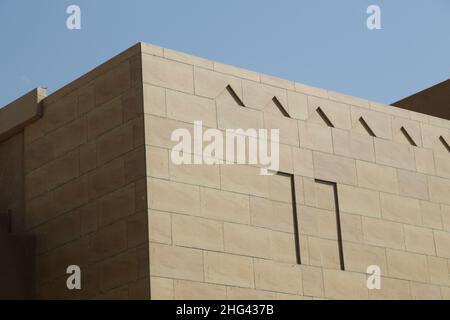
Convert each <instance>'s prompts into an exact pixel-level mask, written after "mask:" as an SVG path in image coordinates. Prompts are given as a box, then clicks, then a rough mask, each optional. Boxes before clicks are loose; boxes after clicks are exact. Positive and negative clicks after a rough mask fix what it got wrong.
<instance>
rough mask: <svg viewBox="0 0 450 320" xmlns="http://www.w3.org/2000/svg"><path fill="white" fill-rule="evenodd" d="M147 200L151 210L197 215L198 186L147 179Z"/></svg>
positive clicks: (198, 207) (198, 206)
mask: <svg viewBox="0 0 450 320" xmlns="http://www.w3.org/2000/svg"><path fill="white" fill-rule="evenodd" d="M147 181H148V182H147V188H148V190H147V191H148V199H149V206H150V208H151V209H155V210H161V211H170V212H176V213H184V214H193V215H199V212H200V190H199V187H198V186H191V185H188V184H184V183H177V182H172V181H166V180H160V179H154V178H149V179H148V180H147Z"/></svg>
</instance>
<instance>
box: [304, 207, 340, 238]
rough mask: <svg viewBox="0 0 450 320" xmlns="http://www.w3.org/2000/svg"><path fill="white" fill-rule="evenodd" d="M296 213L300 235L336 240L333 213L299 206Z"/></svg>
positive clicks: (334, 215) (334, 216) (334, 214)
mask: <svg viewBox="0 0 450 320" xmlns="http://www.w3.org/2000/svg"><path fill="white" fill-rule="evenodd" d="M297 212H298V215H299V227H300V233H301V234H305V235H309V236H314V237H321V238H325V239H330V240H337V228H336V213H335V212H334V211H329V210H322V209H317V208H312V207H306V206H299V207H298V210H297Z"/></svg>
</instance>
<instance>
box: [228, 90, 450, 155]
mask: <svg viewBox="0 0 450 320" xmlns="http://www.w3.org/2000/svg"><path fill="white" fill-rule="evenodd" d="M226 91H227V92H228V94H229V95H230V96H231V97H232V98H233V100H234V101H235V103H236V104H237V105H238V106H241V107H246V106H245V104H244V102H243V101H242V99H241V98H239V96H238V94H237V93H236V91H235V90H234V89H233V88H232V87H231V85H227V86H226ZM272 103H273V104H274V105H275V107H276V108H277V109H278V110H279V111H280V113H281V114H282V115H283V116H284V117H287V118H291V116H290V115H289V113H288V112H287V111H286V108H285V107H284V106H283V104H282V103H281V102H280V100H278V98H277V97H276V96H274V97H273V98H272ZM316 112H317V114H318V115H319V116H320V118H321V119H322V120H323V122H324V123H325V124H326V125H327V126H328V127H330V128H334V124H333V123H332V122H331V120H330V118H329V117H328V116H327V115H326V113H325V112H324V111H323V110H322V108H320V107H318V108H317V109H316ZM358 121H359V123H360V124H361V126H362V127H363V128H364V129H365V130H366V132H367V134H368V135H370V136H371V137H376V134H375V132H374V131H373V130H372V128H371V127H370V126H369V124H368V123H367V122H366V120H364V118H363V117H359V119H358ZM400 131H401V132H402V134H403V136H404V137H405V139H406V140H407V141H408V142H409V144H410V145H412V146H414V147H417V143H416V142H415V141H414V139H413V138H412V136H411V135H410V134H409V133H408V131H407V130H406V129H405V127H403V126H402V127H401V128H400ZM439 141H440V142H441V143H442V144H443V145H444V147H445V149H447V151H448V152H450V145H449V144H448V143H447V141H445V139H444V137H443V136H440V137H439Z"/></svg>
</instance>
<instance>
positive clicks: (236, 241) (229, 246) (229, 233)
mask: <svg viewBox="0 0 450 320" xmlns="http://www.w3.org/2000/svg"><path fill="white" fill-rule="evenodd" d="M224 242H225V251H227V252H231V253H236V254H241V255H246V256H252V257H261V258H270V251H269V250H267V248H270V231H269V230H267V229H263V228H257V227H251V226H245V225H240V224H234V223H225V224H224Z"/></svg>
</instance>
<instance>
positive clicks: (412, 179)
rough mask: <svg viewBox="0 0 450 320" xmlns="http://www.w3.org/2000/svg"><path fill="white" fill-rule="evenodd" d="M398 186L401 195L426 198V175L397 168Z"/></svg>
mask: <svg viewBox="0 0 450 320" xmlns="http://www.w3.org/2000/svg"><path fill="white" fill-rule="evenodd" d="M397 176H398V187H399V191H400V194H401V195H404V196H407V197H413V198H417V199H423V200H428V197H429V196H428V181H427V176H426V175H424V174H420V173H415V172H412V171H406V170H397Z"/></svg>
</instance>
